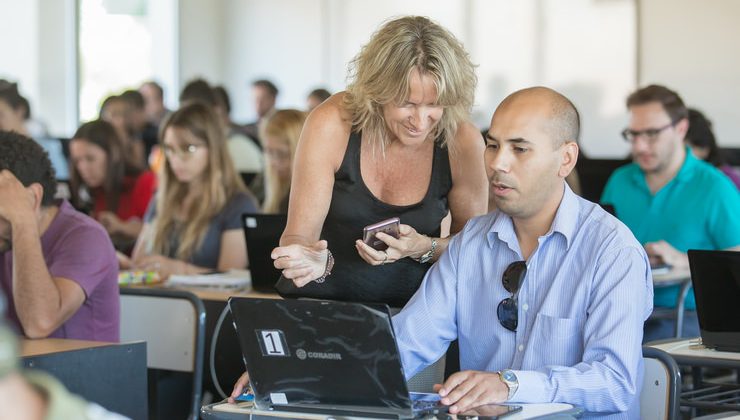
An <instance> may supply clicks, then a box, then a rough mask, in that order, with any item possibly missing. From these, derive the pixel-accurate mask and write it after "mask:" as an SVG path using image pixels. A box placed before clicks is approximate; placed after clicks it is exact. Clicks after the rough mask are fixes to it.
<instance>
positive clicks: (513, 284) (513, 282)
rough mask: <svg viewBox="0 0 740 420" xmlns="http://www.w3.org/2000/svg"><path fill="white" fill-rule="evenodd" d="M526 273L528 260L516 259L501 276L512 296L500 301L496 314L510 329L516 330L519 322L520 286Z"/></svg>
mask: <svg viewBox="0 0 740 420" xmlns="http://www.w3.org/2000/svg"><path fill="white" fill-rule="evenodd" d="M526 275H527V262H526V261H514V262H513V263H511V264H509V266H508V267H506V270H504V275H503V276H501V283H502V284H503V285H504V289H506V291H507V292H509V293H511V297H508V298H506V299H504V300H502V301H501V302H499V304H498V308H496V314H497V315H498V322H500V323H501V325H502V326H503V327H504V328H506V329H507V330H509V331H516V326H517V324H518V323H519V305H518V301H519V286H521V284H522V281H523V280H524V276H526Z"/></svg>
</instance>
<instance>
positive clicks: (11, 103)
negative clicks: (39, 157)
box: [0, 81, 69, 193]
mask: <svg viewBox="0 0 740 420" xmlns="http://www.w3.org/2000/svg"><path fill="white" fill-rule="evenodd" d="M30 109H31V108H30V104H29V103H28V101H27V100H26V98H24V97H23V96H21V94H20V93H19V91H18V85H17V84H16V83H11V82H8V81H3V82H2V83H0V130H5V131H15V132H16V133H18V134H22V135H24V136H29V137H30V138H32V139H33V140H35V141H36V143H38V144H40V145H41V147H43V148H44V150H46V152H47V153H48V155H49V159H50V160H51V164H52V166H53V167H54V171H55V173H56V177H57V179H61V180H66V179H68V178H69V167H68V164H67V159H66V158H65V157H64V152H63V151H62V144H61V143H60V142H59V139H56V138H49V137H33V136H32V134H31V131H35V134H36V135H39V134H43V132H39V131H43V130H39V129H38V128H37V129H34V130H29V128H31V126H32V125H33V124H31V125H29V124H27V123H28V117H29V116H30V112H31V111H30ZM54 193H56V191H55V192H54Z"/></svg>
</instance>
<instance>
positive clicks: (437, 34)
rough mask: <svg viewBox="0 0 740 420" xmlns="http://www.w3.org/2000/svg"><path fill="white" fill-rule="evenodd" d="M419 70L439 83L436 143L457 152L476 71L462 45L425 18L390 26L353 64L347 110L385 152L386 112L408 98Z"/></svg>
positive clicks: (410, 18) (409, 18) (406, 19)
mask: <svg viewBox="0 0 740 420" xmlns="http://www.w3.org/2000/svg"><path fill="white" fill-rule="evenodd" d="M414 69H417V70H418V71H419V73H421V74H422V75H426V76H430V77H431V78H432V79H433V80H434V84H435V86H436V88H437V101H436V104H437V105H441V106H442V107H444V112H443V114H442V118H441V119H440V121H439V122H438V123H437V125H436V126H435V128H434V131H433V133H432V134H433V136H434V138H435V139H438V138H441V143H442V144H443V145H444V144H445V143H447V144H448V145H449V146H451V147H454V144H453V140H454V138H455V133H456V132H457V128H458V125H459V124H460V123H461V122H463V121H466V120H468V119H469V118H470V111H471V108H472V107H473V100H474V93H475V85H476V83H477V78H476V76H475V71H474V69H475V66H474V65H473V63H472V62H471V61H470V56H469V54H468V53H467V52H466V51H465V48H463V45H462V44H461V43H460V41H458V40H457V39H456V38H455V37H454V36H453V35H452V34H451V33H450V32H449V31H447V30H446V29H444V28H443V27H441V26H440V25H438V24H436V23H434V22H432V21H431V20H429V19H428V18H425V17H421V16H406V17H402V18H398V19H394V20H391V21H388V22H386V23H385V24H384V25H383V26H382V27H381V28H380V29H379V30H378V31H377V32H375V34H373V36H372V38H370V42H368V43H367V44H366V45H365V46H364V47H362V50H360V53H359V54H357V56H356V57H355V58H354V59H353V60H352V62H351V63H350V74H349V79H350V80H351V82H350V84H349V85H348V86H347V94H346V95H345V97H344V105H345V107H346V108H347V110H349V112H350V113H351V115H352V124H353V126H354V127H356V129H358V130H361V131H362V132H363V136H365V135H366V136H367V137H368V138H369V139H370V141H372V142H375V144H377V143H378V142H379V143H380V146H381V149H382V150H384V149H385V146H387V145H388V143H389V142H390V140H389V138H388V135H387V128H386V122H385V120H384V118H383V110H382V108H383V106H384V105H386V104H390V103H402V102H403V101H404V100H405V99H406V98H408V95H409V76H410V74H411V72H412V71H413V70H414Z"/></svg>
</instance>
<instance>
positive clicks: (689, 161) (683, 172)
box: [633, 146, 699, 189]
mask: <svg viewBox="0 0 740 420" xmlns="http://www.w3.org/2000/svg"><path fill="white" fill-rule="evenodd" d="M685 149H686V157H685V158H684V160H683V163H682V164H681V168H680V169H679V170H678V173H676V176H674V177H673V179H672V180H671V181H673V180H677V181H680V182H686V181H689V180H691V178H692V177H693V176H694V170H695V169H696V166H697V164H698V163H699V159H697V157H696V156H694V154H693V153H692V152H691V148H690V147H688V146H685ZM635 165H637V164H636V163H635ZM638 169H639V170H637V171H635V173H634V177H633V181H635V182H636V183H637V184H639V185H643V186H644V187H645V188H646V189H647V188H648V186H647V183H646V181H645V172H643V170H642V169H640V167H639V166H638ZM669 182H670V181H669Z"/></svg>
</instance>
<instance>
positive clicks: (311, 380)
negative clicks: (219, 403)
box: [229, 297, 447, 418]
mask: <svg viewBox="0 0 740 420" xmlns="http://www.w3.org/2000/svg"><path fill="white" fill-rule="evenodd" d="M229 309H230V310H231V314H232V316H233V318H234V328H236V331H237V335H238V336H239V344H240V345H241V349H242V354H243V357H244V363H245V365H246V366H247V371H248V372H249V380H250V383H251V385H252V391H253V392H254V404H255V406H256V407H257V408H258V409H261V410H276V411H292V412H313V413H324V414H333V415H336V416H357V417H374V418H412V417H416V416H418V415H419V414H422V413H424V414H437V413H440V412H444V411H446V410H447V408H446V407H445V406H443V405H441V403H440V402H439V396H438V395H437V394H423V393H411V394H409V392H408V387H407V384H406V379H405V377H404V374H403V369H402V367H401V357H400V354H399V352H398V347H397V346H396V341H395V335H394V332H393V327H392V325H391V318H390V313H389V310H388V307H387V306H386V305H369V304H361V303H350V302H332V301H320V300H301V299H299V300H295V299H285V300H282V299H255V298H240V297H232V298H230V299H229Z"/></svg>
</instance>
